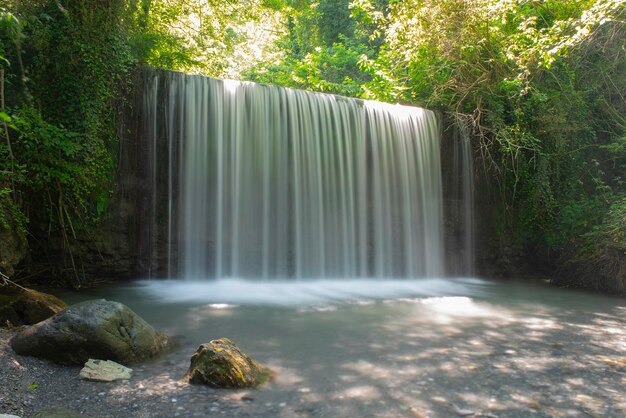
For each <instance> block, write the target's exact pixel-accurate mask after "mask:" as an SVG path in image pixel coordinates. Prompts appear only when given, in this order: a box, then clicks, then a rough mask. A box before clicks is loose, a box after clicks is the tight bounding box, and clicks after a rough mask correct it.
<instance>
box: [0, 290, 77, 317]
mask: <svg viewBox="0 0 626 418" xmlns="http://www.w3.org/2000/svg"><path fill="white" fill-rule="evenodd" d="M65 308H67V304H66V303H65V302H63V301H62V300H61V299H59V298H57V297H56V296H52V295H49V294H47V293H42V292H37V291H36V290H32V289H21V288H9V287H3V288H2V289H0V325H6V323H7V321H8V322H10V323H11V324H12V325H31V324H36V323H37V322H41V321H43V320H45V319H48V318H50V317H51V316H52V315H55V314H57V313H59V312H61V311H62V310H63V309H65Z"/></svg>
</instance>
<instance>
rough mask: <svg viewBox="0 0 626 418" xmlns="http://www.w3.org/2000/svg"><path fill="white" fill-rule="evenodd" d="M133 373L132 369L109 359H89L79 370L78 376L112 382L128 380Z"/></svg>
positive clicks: (95, 380) (96, 380)
mask: <svg viewBox="0 0 626 418" xmlns="http://www.w3.org/2000/svg"><path fill="white" fill-rule="evenodd" d="M132 375H133V369H129V368H128V367H124V366H122V365H121V364H119V363H116V362H114V361H110V360H94V359H89V360H88V361H87V363H85V367H83V368H82V370H81V371H80V378H81V379H84V380H92V381H94V382H113V381H115V380H128V379H130V378H131V376H132Z"/></svg>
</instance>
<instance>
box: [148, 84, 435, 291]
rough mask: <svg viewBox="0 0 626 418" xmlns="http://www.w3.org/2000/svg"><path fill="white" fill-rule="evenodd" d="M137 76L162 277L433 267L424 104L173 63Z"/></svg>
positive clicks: (431, 121) (429, 273) (402, 271)
mask: <svg viewBox="0 0 626 418" xmlns="http://www.w3.org/2000/svg"><path fill="white" fill-rule="evenodd" d="M145 86H146V92H145V96H144V111H145V112H147V113H146V114H147V116H146V117H148V118H151V119H154V122H153V121H148V123H146V124H145V126H146V129H147V132H146V133H145V134H147V135H148V137H149V138H151V145H150V146H151V147H152V148H153V149H152V153H151V154H152V155H150V158H151V159H152V160H153V162H152V164H151V167H152V170H153V172H154V173H157V170H168V173H167V176H165V178H166V179H167V181H161V182H160V183H159V181H158V180H157V179H156V176H157V175H156V174H154V175H153V176H152V177H153V179H152V180H151V181H152V188H153V199H152V202H151V203H152V204H153V205H157V203H156V202H157V201H159V202H161V201H162V200H160V199H159V198H157V197H154V196H156V195H158V194H166V195H167V209H166V210H163V209H162V210H160V212H159V210H158V209H155V211H156V212H159V213H161V214H162V215H161V217H162V218H167V220H166V222H167V227H166V233H163V235H166V238H164V239H163V240H165V241H166V242H167V258H168V263H167V264H168V265H167V273H168V276H170V277H172V276H173V272H174V271H178V272H179V275H182V276H183V277H185V278H187V279H192V280H197V279H201V278H206V277H213V278H222V277H241V278H278V279H286V278H317V279H324V278H354V277H360V278H391V277H396V278H401V277H404V278H415V277H441V276H442V275H443V273H444V266H443V239H442V235H443V232H442V196H441V195H442V184H441V166H440V155H439V140H440V134H439V123H438V120H437V118H436V116H435V114H434V113H433V112H431V111H428V110H424V109H421V108H416V107H407V106H399V105H390V104H383V103H377V102H368V101H361V100H356V99H348V98H344V97H339V96H333V95H327V94H318V93H308V92H304V91H299V90H292V89H286V88H280V87H276V86H266V85H258V84H254V83H239V82H232V81H223V80H217V79H212V78H208V77H202V76H197V75H185V74H180V73H174V72H167V73H153V74H150V75H149V76H147V79H146V83H145ZM162 103H164V106H160V104H162ZM156 120H164V124H165V128H164V129H163V128H159V126H157V123H156V122H155V121H156ZM159 129H161V130H163V131H165V132H164V133H163V132H157V131H159ZM159 136H165V137H166V138H165V142H164V143H165V144H166V147H167V150H168V151H167V157H166V158H159V157H157V155H156V151H155V149H156V148H157V147H158V146H159V145H158V144H157V141H158V139H157V138H159ZM161 146H162V147H163V145H161ZM161 152H162V151H161ZM159 164H160V165H159ZM155 234H156V232H155V233H154V234H153V235H155ZM176 246H178V248H173V247H176ZM174 254H176V257H175V255H174Z"/></svg>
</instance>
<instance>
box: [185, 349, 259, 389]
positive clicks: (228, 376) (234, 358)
mask: <svg viewBox="0 0 626 418" xmlns="http://www.w3.org/2000/svg"><path fill="white" fill-rule="evenodd" d="M269 377H270V370H269V369H268V368H266V367H263V366H261V365H259V364H258V363H257V362H256V361H254V360H253V359H252V358H250V357H249V356H248V355H246V354H245V353H243V352H242V351H241V350H240V349H239V347H237V345H236V344H235V343H234V342H233V341H231V340H229V339H228V338H220V339H218V340H213V341H211V342H209V343H205V344H202V345H201V346H200V347H199V348H198V350H197V351H196V352H195V353H194V354H193V356H192V357H191V365H190V366H189V370H188V371H187V374H186V375H185V378H186V379H187V380H188V381H189V383H195V384H205V385H209V386H212V387H215V388H245V387H254V386H258V385H260V384H262V383H264V382H266V381H267V380H268V379H269Z"/></svg>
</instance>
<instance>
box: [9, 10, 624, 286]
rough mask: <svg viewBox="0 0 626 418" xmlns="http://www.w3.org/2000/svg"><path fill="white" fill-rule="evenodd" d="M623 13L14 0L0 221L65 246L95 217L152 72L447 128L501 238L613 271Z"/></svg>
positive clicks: (618, 225)
mask: <svg viewBox="0 0 626 418" xmlns="http://www.w3.org/2000/svg"><path fill="white" fill-rule="evenodd" d="M625 6H626V4H625V2H624V1H623V0H622V1H620V0H598V1H590V0H567V1H564V0H543V1H522V0H468V1H458V0H437V1H435V0H403V1H397V0H318V1H307V0H248V1H236V0H228V1H218V0H105V1H95V0H9V1H8V2H5V3H4V5H3V6H0V71H1V74H2V77H1V79H0V83H1V85H2V87H3V89H2V103H1V107H0V123H1V124H2V126H0V128H1V129H0V135H1V136H2V141H1V144H0V171H2V180H1V182H0V204H1V205H2V207H1V210H0V224H1V225H2V226H3V227H4V228H10V227H17V228H19V229H21V230H23V231H31V232H32V231H33V230H40V231H45V230H57V231H59V233H60V234H61V236H62V237H63V240H64V241H67V242H68V243H69V241H70V240H71V238H72V236H73V235H74V229H75V228H81V227H82V228H85V227H87V225H90V224H92V223H94V222H95V223H97V222H98V220H99V219H100V218H101V216H102V215H103V214H104V213H105V210H106V206H107V202H108V199H109V197H110V195H111V193H112V190H113V188H114V185H113V183H114V176H115V168H116V141H117V136H118V134H119V133H118V132H117V131H116V123H115V121H116V119H117V118H119V115H117V114H116V112H115V109H117V107H118V106H117V104H119V100H121V96H122V95H121V92H123V91H125V90H126V89H129V88H130V85H131V84H132V74H133V71H134V69H135V68H136V67H137V66H138V65H144V64H147V65H151V66H155V67H159V68H167V69H174V70H180V71H187V72H196V73H201V74H206V75H210V76H215V77H225V78H235V79H242V80H251V81H256V82H261V83H270V84H277V85H282V86H287V87H294V88H301V89H306V90H312V91H321V92H327V93H335V94H341V95H346V96H353V97H360V98H365V99H373V100H381V101H387V102H400V103H405V104H417V105H422V106H425V107H428V108H431V109H436V110H440V111H442V112H444V113H445V114H448V115H455V116H454V119H455V120H457V121H462V123H465V124H466V125H467V126H468V127H469V128H470V130H471V132H472V134H473V136H472V138H473V139H472V141H473V146H474V149H475V150H476V152H477V154H478V155H480V156H481V161H482V163H483V164H482V166H481V167H480V170H483V172H484V173H486V175H488V176H489V177H490V178H491V179H492V183H493V184H494V186H495V187H494V190H493V191H492V195H493V196H494V197H493V199H494V202H496V204H497V210H498V213H499V216H498V217H497V219H498V221H497V222H496V224H495V225H493V228H494V229H496V230H498V231H500V232H501V233H502V236H507V237H510V239H512V240H513V241H514V242H516V243H517V244H519V245H523V246H524V247H525V248H527V249H528V251H529V252H531V253H535V254H541V255H542V257H543V259H544V260H546V261H547V262H548V264H550V265H553V266H558V265H563V264H564V263H565V260H587V261H589V262H592V263H597V264H598V265H607V263H608V264H610V263H611V262H613V261H614V260H613V259H612V258H611V257H613V256H610V255H609V254H613V252H612V251H613V250H615V251H617V253H618V254H619V253H620V252H621V253H623V251H624V250H625V249H626V192H625V187H624V180H625V179H624V173H626V135H625V127H626V104H625V95H626V80H625V77H626V68H625V67H626V64H625V62H626V60H625V54H626V51H625V46H624V39H626V30H625V28H626V25H625V21H624V19H625V18H626V7H625ZM42 201H43V202H44V203H43V204H42V203H41V202H42ZM607 257H608V258H607ZM578 284H579V285H580V284H582V285H590V286H593V283H578Z"/></svg>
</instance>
